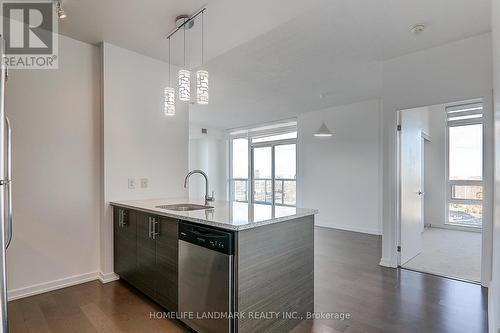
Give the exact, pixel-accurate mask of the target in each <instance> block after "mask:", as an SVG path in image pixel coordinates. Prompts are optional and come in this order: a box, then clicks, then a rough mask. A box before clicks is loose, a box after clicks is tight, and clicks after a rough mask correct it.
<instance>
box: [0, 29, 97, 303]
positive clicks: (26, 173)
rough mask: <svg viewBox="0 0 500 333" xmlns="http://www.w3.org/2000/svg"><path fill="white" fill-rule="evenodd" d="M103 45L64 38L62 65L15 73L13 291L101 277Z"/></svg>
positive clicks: (10, 104)
mask: <svg viewBox="0 0 500 333" xmlns="http://www.w3.org/2000/svg"><path fill="white" fill-rule="evenodd" d="M99 62H100V58H99V49H98V48H97V47H95V46H92V45H89V44H85V43H82V42H79V41H76V40H73V39H70V38H67V37H64V36H60V37H59V69H58V70H17V71H11V73H10V77H9V81H8V85H7V97H6V110H7V114H8V116H9V117H10V120H11V122H12V127H13V179H14V183H13V202H14V236H13V240H12V244H11V246H10V248H9V249H8V250H7V271H8V289H9V297H11V298H12V297H14V298H17V297H20V296H23V295H29V294H31V293H36V292H40V291H43V290H47V289H51V288H55V287H57V286H61V285H65V284H71V283H75V282H81V281H84V280H87V279H95V278H96V277H97V271H98V269H99V233H98V227H99V220H100V213H99V211H100V199H101V195H100V180H101V173H100V164H101V156H100V151H101V136H100V105H99V100H100V88H99V75H100V74H99V73H100V63H99Z"/></svg>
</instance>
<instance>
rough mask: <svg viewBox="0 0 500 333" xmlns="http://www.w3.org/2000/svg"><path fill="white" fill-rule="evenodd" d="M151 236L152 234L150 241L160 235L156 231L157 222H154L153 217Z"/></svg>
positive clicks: (154, 218)
mask: <svg viewBox="0 0 500 333" xmlns="http://www.w3.org/2000/svg"><path fill="white" fill-rule="evenodd" d="M152 224H153V234H152V239H156V238H158V236H160V233H159V232H158V231H157V227H158V221H156V217H153V223H152Z"/></svg>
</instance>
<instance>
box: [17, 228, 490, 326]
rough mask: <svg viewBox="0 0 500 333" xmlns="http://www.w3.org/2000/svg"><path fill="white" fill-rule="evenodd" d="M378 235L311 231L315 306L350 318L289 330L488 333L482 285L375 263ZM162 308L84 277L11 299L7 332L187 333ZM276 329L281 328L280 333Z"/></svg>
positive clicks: (116, 285)
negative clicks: (157, 313) (75, 282)
mask: <svg viewBox="0 0 500 333" xmlns="http://www.w3.org/2000/svg"><path fill="white" fill-rule="evenodd" d="M380 247H381V244H380V237H377V236H370V235H363V234H358V233H352V232H347V231H338V230H331V229H324V228H317V229H316V259H315V260H316V261H315V264H316V277H315V283H316V287H315V310H316V312H317V313H320V312H325V313H332V312H343V313H349V314H350V316H351V319H349V320H344V321H339V320H314V321H313V320H310V321H305V322H303V323H302V324H301V325H300V326H299V327H297V328H296V329H295V330H294V331H293V333H303V332H342V333H358V332H365V333H379V332H384V333H390V332H405V333H406V332H410V333H411V332H415V333H446V332H453V333H460V332H464V333H480V332H487V313H486V311H487V298H486V290H484V289H482V288H481V287H480V286H478V285H475V284H469V283H465V282H460V281H455V280H449V279H445V278H440V277H436V276H432V275H425V274H420V273H416V272H411V271H405V270H395V269H389V268H383V267H380V266H379V265H378V262H379V257H380ZM152 311H153V312H154V311H161V309H160V308H159V307H158V306H157V305H156V304H154V303H152V302H151V301H149V300H148V299H147V298H146V297H144V296H142V295H141V294H140V293H139V292H137V291H136V290H134V289H133V288H131V287H129V286H128V285H127V284H125V283H122V282H119V281H117V282H112V283H108V284H106V285H101V284H100V283H99V282H89V283H85V284H82V285H78V286H74V287H70V288H65V289H61V290H57V291H53V292H49V293H46V294H42V295H37V296H33V297H28V298H24V299H21V300H17V301H13V302H10V303H9V324H10V328H11V332H14V333H18V332H53V333H56V332H57V333H59V332H61V333H67V332H71V333H78V332H106V333H107V332H123V333H125V332H134V333H136V332H185V331H186V329H185V328H183V327H182V326H180V325H179V324H178V323H176V322H172V321H168V320H163V319H160V320H158V319H150V317H149V314H150V312H152ZM280 333H281V332H280Z"/></svg>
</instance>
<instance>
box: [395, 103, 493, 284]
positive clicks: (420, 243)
mask: <svg viewBox="0 0 500 333" xmlns="http://www.w3.org/2000/svg"><path fill="white" fill-rule="evenodd" d="M398 116H399V124H400V127H399V128H398V129H399V131H398V133H399V135H398V154H399V159H398V160H399V168H398V170H399V171H398V179H399V195H398V197H399V247H398V251H399V265H400V267H402V268H406V269H411V270H416V271H420V272H424V273H431V274H436V275H441V276H445V277H451V278H456V279H461V280H466V281H471V282H476V283H480V282H481V281H482V279H481V275H482V268H481V266H482V265H481V262H482V259H483V258H482V253H483V252H484V249H483V247H484V246H487V244H483V241H482V238H483V237H482V230H483V224H484V223H485V219H484V218H483V211H486V208H487V207H485V205H484V193H485V192H487V191H486V189H485V186H484V184H483V181H484V174H485V172H487V171H485V170H487V168H485V154H484V152H485V149H484V144H483V141H484V140H483V138H484V119H485V117H484V110H483V101H482V100H470V101H463V102H457V103H450V104H442V105H434V106H429V107H420V108H414V109H407V110H401V111H399V114H398Z"/></svg>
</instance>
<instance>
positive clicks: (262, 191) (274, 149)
mask: <svg viewBox="0 0 500 333" xmlns="http://www.w3.org/2000/svg"><path fill="white" fill-rule="evenodd" d="M293 134H294V135H293ZM275 137H277V138H279V139H281V138H286V139H288V138H294V137H295V138H296V133H292V135H291V134H285V135H281V136H273V138H275ZM255 141H258V142H267V141H265V139H264V140H263V139H259V140H255ZM250 155H251V156H249V140H248V139H246V138H238V139H234V140H233V141H232V161H231V164H232V179H231V187H232V195H233V198H232V199H233V200H234V201H241V202H248V201H249V200H250V199H251V198H250V192H251V188H249V187H250V185H251V184H253V201H254V202H256V203H262V204H275V205H284V206H295V205H296V203H297V156H296V144H295V143H292V144H290V143H288V142H287V143H285V144H279V141H276V142H270V143H269V145H267V144H265V145H263V146H262V144H261V145H259V146H256V147H252V148H251V149H250ZM252 158H253V160H252ZM249 168H252V170H251V172H249ZM249 175H250V176H251V179H249Z"/></svg>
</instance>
